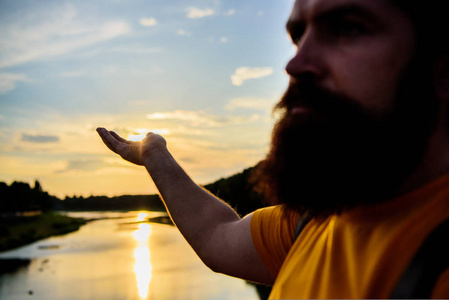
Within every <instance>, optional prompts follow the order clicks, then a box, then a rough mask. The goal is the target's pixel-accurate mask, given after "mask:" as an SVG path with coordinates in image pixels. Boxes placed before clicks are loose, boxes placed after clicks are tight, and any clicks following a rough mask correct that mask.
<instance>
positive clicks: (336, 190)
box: [263, 0, 435, 214]
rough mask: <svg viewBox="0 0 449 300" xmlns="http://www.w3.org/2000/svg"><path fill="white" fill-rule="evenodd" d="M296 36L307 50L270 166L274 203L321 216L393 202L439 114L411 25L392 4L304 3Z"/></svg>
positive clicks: (285, 102) (296, 14) (354, 0)
mask: <svg viewBox="0 0 449 300" xmlns="http://www.w3.org/2000/svg"><path fill="white" fill-rule="evenodd" d="M287 30H288V32H289V34H290V35H291V38H292V41H293V43H294V44H295V46H296V47H297V53H296V55H295V56H294V57H293V58H292V60H291V61H290V62H289V63H288V65H287V67H286V71H287V73H288V74H289V75H290V86H289V89H288V90H287V92H286V94H285V95H284V97H283V99H282V100H281V102H280V103H279V104H278V108H279V109H281V110H282V111H283V116H282V118H281V120H280V121H279V122H278V124H277V125H276V127H275V130H274V132H273V141H272V149H271V151H270V154H269V155H268V157H267V160H266V162H265V165H264V168H263V170H264V176H265V181H266V183H268V185H270V183H271V189H272V190H273V191H274V193H273V194H274V196H275V197H276V198H278V200H279V201H280V202H283V203H287V204H290V205H291V206H293V207H296V208H297V209H300V210H309V211H311V212H312V213H314V214H320V213H326V212H334V211H338V210H341V209H345V208H348V207H352V206H354V205H357V204H360V203H374V202H378V201H383V200H385V198H386V197H391V196H392V194H393V193H394V189H395V188H397V186H398V185H399V184H400V182H401V180H403V179H404V177H405V176H407V175H408V174H409V173H410V172H411V171H412V170H413V168H414V167H416V165H417V164H418V163H419V161H420V159H421V158H422V153H423V149H424V148H425V145H426V142H427V139H428V137H429V135H430V133H429V132H430V128H431V125H432V124H431V120H432V119H433V118H434V117H435V116H434V102H433V101H432V99H429V98H433V94H432V92H431V87H430V85H429V83H428V82H427V81H423V80H422V78H426V79H429V78H430V76H429V74H427V73H425V72H427V70H426V69H425V67H424V66H423V65H422V64H420V61H419V60H418V59H417V58H416V55H415V53H416V49H415V46H416V37H415V35H414V29H413V24H412V23H411V21H410V19H409V18H408V16H407V15H406V14H405V13H403V12H402V11H401V10H399V9H398V8H396V7H395V6H393V5H392V4H391V1H388V0H376V1H369V0H332V1H330V0H297V1H296V2H295V4H294V7H293V10H292V14H291V16H290V18H289V20H288V23H287ZM424 73H425V74H424ZM271 196H273V195H271Z"/></svg>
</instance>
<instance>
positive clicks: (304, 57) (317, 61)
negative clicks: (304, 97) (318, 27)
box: [285, 31, 324, 79]
mask: <svg viewBox="0 0 449 300" xmlns="http://www.w3.org/2000/svg"><path fill="white" fill-rule="evenodd" d="M323 54H324V53H322V49H321V47H320V44H319V42H318V41H317V39H316V38H315V37H314V35H313V33H312V32H310V31H306V32H305V33H304V35H303V36H302V37H301V39H300V40H299V41H298V43H297V51H296V54H295V56H294V57H293V58H292V59H291V60H290V61H289V62H288V63H287V66H286V67H285V71H286V72H287V74H288V75H290V76H291V77H293V78H301V77H304V76H306V77H316V78H315V79H318V78H320V77H321V76H323V71H324V56H323Z"/></svg>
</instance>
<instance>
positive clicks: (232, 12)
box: [224, 9, 235, 17]
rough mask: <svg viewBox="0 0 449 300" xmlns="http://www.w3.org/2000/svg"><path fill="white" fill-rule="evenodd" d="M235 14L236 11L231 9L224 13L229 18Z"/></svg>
mask: <svg viewBox="0 0 449 300" xmlns="http://www.w3.org/2000/svg"><path fill="white" fill-rule="evenodd" d="M234 14H235V9H230V10H228V11H227V12H225V13H224V15H225V16H227V17H229V16H232V15H234Z"/></svg>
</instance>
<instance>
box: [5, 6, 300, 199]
mask: <svg viewBox="0 0 449 300" xmlns="http://www.w3.org/2000/svg"><path fill="white" fill-rule="evenodd" d="M292 4H293V0H277V1H272V0H246V1H239V0H168V1H167V0H89V1H87V0H77V1H65V0H0V165H1V168H0V181H3V182H6V183H8V184H10V183H11V182H13V181H23V182H28V183H30V184H31V185H33V184H34V181H35V180H38V181H39V182H40V184H41V185H42V187H43V189H44V190H46V191H48V192H49V193H50V194H52V195H56V196H58V197H61V198H64V197H65V196H74V195H76V196H85V197H86V196H90V195H107V196H115V195H123V194H153V193H156V192H157V191H156V188H155V186H154V184H153V183H152V182H151V180H150V179H149V176H148V174H147V173H146V171H145V169H144V168H143V167H139V166H134V165H131V164H130V163H127V162H125V161H123V160H122V159H121V158H120V157H118V156H116V155H115V154H114V153H112V152H110V151H109V149H107V148H106V147H105V146H104V144H103V143H102V142H101V140H100V138H99V137H98V135H97V133H96V131H95V129H96V127H99V126H101V127H106V128H108V129H110V130H114V131H116V132H117V133H118V134H120V135H121V136H123V137H125V138H128V139H132V140H138V139H139V138H142V135H145V134H146V132H148V131H153V132H156V133H160V134H162V135H163V136H164V137H165V138H166V140H167V144H168V148H169V150H170V151H171V152H172V154H173V156H174V157H175V158H176V160H177V161H178V162H179V163H180V164H181V166H182V167H183V168H184V169H185V170H186V171H187V173H188V174H189V175H190V176H191V177H192V179H193V180H194V181H195V182H197V183H198V184H207V183H210V182H213V181H215V180H217V179H219V178H222V177H227V176H230V175H233V174H235V173H237V172H240V171H242V170H243V169H245V168H248V167H251V166H254V165H255V164H256V163H257V162H259V161H260V160H261V159H263V158H264V156H265V155H266V153H267V150H268V146H269V141H270V134H271V129H272V126H273V124H274V122H275V117H274V116H273V114H272V108H273V106H274V104H275V103H276V102H277V101H278V100H279V98H280V97H281V95H282V94H283V92H284V91H285V89H286V87H287V85H288V76H287V75H286V73H285V71H284V68H285V65H286V63H287V62H288V60H289V59H290V58H291V57H292V56H293V54H294V48H293V46H292V44H291V42H290V40H289V38H288V36H287V34H286V32H285V23H286V20H287V18H288V15H289V11H290V9H291V6H292Z"/></svg>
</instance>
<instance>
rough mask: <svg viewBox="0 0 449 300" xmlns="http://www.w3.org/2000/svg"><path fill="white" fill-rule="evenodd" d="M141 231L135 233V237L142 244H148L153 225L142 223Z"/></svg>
mask: <svg viewBox="0 0 449 300" xmlns="http://www.w3.org/2000/svg"><path fill="white" fill-rule="evenodd" d="M138 227H139V229H137V230H136V231H134V232H133V237H134V238H135V239H136V240H137V241H138V242H141V243H146V242H148V239H149V237H150V233H151V225H150V224H147V223H141V224H139V225H138Z"/></svg>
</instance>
